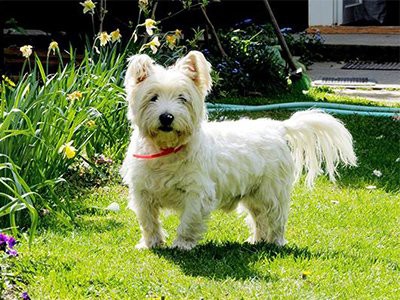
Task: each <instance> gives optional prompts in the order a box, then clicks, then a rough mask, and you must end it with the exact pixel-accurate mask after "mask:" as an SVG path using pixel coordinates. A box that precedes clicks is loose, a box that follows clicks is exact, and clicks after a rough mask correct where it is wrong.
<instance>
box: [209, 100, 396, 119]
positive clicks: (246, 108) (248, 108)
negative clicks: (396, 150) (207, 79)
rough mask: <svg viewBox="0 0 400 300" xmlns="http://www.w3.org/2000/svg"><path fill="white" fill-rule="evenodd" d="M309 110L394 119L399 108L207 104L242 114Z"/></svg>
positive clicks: (299, 103)
mask: <svg viewBox="0 0 400 300" xmlns="http://www.w3.org/2000/svg"><path fill="white" fill-rule="evenodd" d="M309 108H318V109H322V110H323V111H326V112H329V113H333V114H341V115H361V116H374V117H395V116H400V108H396V107H379V106H361V105H350V104H339V103H326V102H290V103H279V104H268V105H257V106H253V105H236V104H219V103H218V104H213V103H207V109H208V111H209V112H215V111H242V112H257V111H269V110H278V109H283V110H302V109H309Z"/></svg>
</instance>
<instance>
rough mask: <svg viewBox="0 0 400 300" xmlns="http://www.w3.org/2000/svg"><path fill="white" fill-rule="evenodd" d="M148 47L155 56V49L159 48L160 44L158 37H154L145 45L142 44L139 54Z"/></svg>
mask: <svg viewBox="0 0 400 300" xmlns="http://www.w3.org/2000/svg"><path fill="white" fill-rule="evenodd" d="M149 47H150V49H151V51H152V52H153V54H156V53H157V50H158V49H157V47H160V42H159V41H158V36H156V37H154V38H153V39H152V40H151V41H150V42H148V43H147V44H144V45H143V46H142V48H140V51H139V52H141V51H142V50H144V49H146V48H149Z"/></svg>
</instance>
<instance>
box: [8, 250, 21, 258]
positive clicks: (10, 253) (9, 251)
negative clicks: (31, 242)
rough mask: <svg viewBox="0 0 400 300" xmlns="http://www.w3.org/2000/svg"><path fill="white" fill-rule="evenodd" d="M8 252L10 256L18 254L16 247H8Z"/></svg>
mask: <svg viewBox="0 0 400 300" xmlns="http://www.w3.org/2000/svg"><path fill="white" fill-rule="evenodd" d="M6 253H7V254H8V255H9V256H12V257H16V256H18V252H17V250H14V249H8V250H7V251H6Z"/></svg>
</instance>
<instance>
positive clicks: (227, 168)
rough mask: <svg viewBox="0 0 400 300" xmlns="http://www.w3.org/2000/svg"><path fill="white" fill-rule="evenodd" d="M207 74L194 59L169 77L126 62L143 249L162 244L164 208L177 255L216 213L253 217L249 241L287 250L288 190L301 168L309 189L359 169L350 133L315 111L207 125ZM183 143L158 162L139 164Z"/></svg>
mask: <svg viewBox="0 0 400 300" xmlns="http://www.w3.org/2000/svg"><path fill="white" fill-rule="evenodd" d="M210 70H211V67H210V64H209V63H208V62H207V61H206V59H205V58H204V56H203V55H202V54H201V53H200V52H197V51H192V52H190V53H189V54H188V55H187V56H185V57H184V58H182V59H181V60H179V61H177V63H176V64H175V65H174V66H172V67H170V68H167V69H166V68H163V67H162V66H159V65H156V64H154V62H153V61H152V60H151V58H150V57H148V56H146V55H135V56H133V57H132V58H131V59H130V60H129V66H128V69H127V74H126V78H125V87H126V92H127V100H128V103H129V110H128V117H129V119H130V120H131V121H132V125H133V128H134V130H133V135H132V138H131V144H130V146H129V149H128V151H127V156H126V159H125V161H124V163H123V166H122V169H121V174H122V176H123V179H124V182H125V183H126V184H128V185H129V191H130V194H129V207H130V208H132V209H133V210H134V211H135V212H136V215H137V218H138V220H139V223H140V227H141V230H142V239H141V241H140V243H139V244H138V245H137V247H138V248H152V247H157V246H160V245H162V244H163V243H164V232H163V230H162V227H161V224H160V221H159V214H160V210H161V209H172V210H175V211H176V212H177V213H179V215H180V225H179V227H178V230H177V237H176V240H175V242H174V244H173V247H177V248H180V249H184V250H189V249H192V248H193V247H194V246H196V244H197V242H198V241H199V240H200V239H201V237H202V234H203V233H204V231H205V230H206V221H207V218H208V216H209V215H210V213H211V211H213V210H215V209H223V210H225V211H231V210H234V209H235V208H237V207H238V205H240V206H241V207H242V208H243V209H244V210H245V211H246V212H247V214H248V217H247V223H248V224H249V227H250V229H251V232H252V235H251V237H250V238H249V240H248V241H249V242H252V243H256V242H259V241H266V242H271V243H276V244H278V245H283V244H285V243H286V240H285V238H284V233H285V226H286V223H287V219H288V213H289V204H290V193H291V189H292V186H293V183H294V181H295V179H296V178H298V177H299V175H300V174H301V173H302V171H303V169H305V171H306V172H307V178H306V181H307V183H308V184H309V185H310V186H311V185H312V183H313V181H314V178H315V177H316V176H317V175H319V174H321V173H322V172H323V171H322V165H324V166H325V169H326V171H327V173H328V175H329V177H330V179H331V180H334V178H335V173H336V166H337V164H338V163H339V162H340V161H342V162H343V163H344V164H347V165H355V164H356V157H355V155H354V152H353V146H352V137H351V135H350V133H349V132H348V131H347V130H346V128H345V127H344V126H343V124H342V123H341V122H340V121H338V120H336V119H335V118H333V117H332V116H330V115H328V114H326V113H323V112H321V111H318V110H308V111H303V112H297V113H295V114H294V115H293V116H292V117H291V118H290V119H289V120H286V121H274V120H269V119H258V120H247V119H245V120H240V121H227V122H207V120H206V110H205V105H204V99H205V97H206V95H207V93H208V91H209V90H210V89H211V77H210ZM165 113H168V114H170V115H172V116H173V121H172V124H171V126H170V128H168V130H164V129H163V126H162V124H161V123H160V122H161V119H160V115H162V114H165ZM182 145H183V148H182V150H180V151H179V152H177V153H172V154H169V155H166V156H162V157H158V158H154V159H140V158H135V157H134V156H133V155H134V154H154V153H159V152H160V151H162V150H163V149H166V148H176V147H179V146H182Z"/></svg>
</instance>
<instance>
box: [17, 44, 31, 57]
mask: <svg viewBox="0 0 400 300" xmlns="http://www.w3.org/2000/svg"><path fill="white" fill-rule="evenodd" d="M19 51H21V52H22V56H23V57H26V58H29V56H31V54H32V46H31V45H25V46H22V47H21V48H19Z"/></svg>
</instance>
